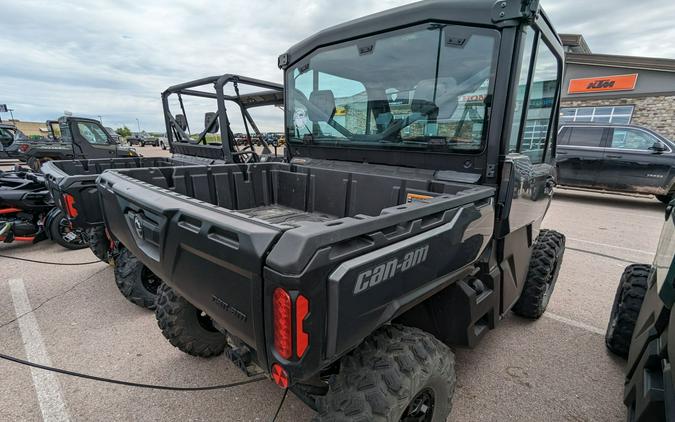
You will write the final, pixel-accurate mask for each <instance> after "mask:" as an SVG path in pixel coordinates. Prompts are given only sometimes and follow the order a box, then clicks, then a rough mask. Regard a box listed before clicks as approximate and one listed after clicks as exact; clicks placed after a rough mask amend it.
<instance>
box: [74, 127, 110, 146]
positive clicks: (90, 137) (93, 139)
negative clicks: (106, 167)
mask: <svg viewBox="0 0 675 422" xmlns="http://www.w3.org/2000/svg"><path fill="white" fill-rule="evenodd" d="M77 130H78V132H80V135H82V137H83V138H84V139H86V140H87V142H89V143H90V144H95V145H105V144H107V143H108V136H107V135H106V133H105V132H104V131H103V129H101V128H100V127H98V126H97V125H95V124H93V123H85V122H79V123H78V124H77Z"/></svg>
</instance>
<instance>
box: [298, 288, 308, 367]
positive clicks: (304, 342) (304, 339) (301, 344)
mask: <svg viewBox="0 0 675 422" xmlns="http://www.w3.org/2000/svg"><path fill="white" fill-rule="evenodd" d="M308 313H309V301H308V300H307V298H306V297H304V296H303V295H299V296H298V298H297V299H296V300H295V339H296V340H295V341H296V344H295V354H296V355H297V356H298V357H299V358H301V357H302V355H304V354H305V350H307V346H308V345H309V334H307V333H306V332H305V328H304V320H305V317H306V316H307V314H308Z"/></svg>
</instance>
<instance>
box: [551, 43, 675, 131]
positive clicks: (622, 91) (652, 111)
mask: <svg viewBox="0 0 675 422" xmlns="http://www.w3.org/2000/svg"><path fill="white" fill-rule="evenodd" d="M561 38H562V41H563V45H564V46H565V51H566V60H565V61H566V65H567V68H566V71H565V80H564V85H563V95H562V100H561V105H560V106H561V117H560V122H561V123H564V122H595V123H614V124H627V123H631V124H635V125H640V126H645V127H648V128H650V129H652V130H655V131H657V132H659V133H661V134H662V135H664V136H665V137H667V138H669V139H671V140H673V141H675V60H672V59H655V58H647V57H635V56H616V55H609V54H594V53H592V52H591V49H590V48H589V46H588V44H587V43H586V41H585V40H584V37H583V36H581V35H577V34H562V35H561Z"/></svg>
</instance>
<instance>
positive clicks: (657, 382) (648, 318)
mask: <svg viewBox="0 0 675 422" xmlns="http://www.w3.org/2000/svg"><path fill="white" fill-rule="evenodd" d="M674 208H675V201H671V202H670V204H669V205H668V207H667V208H666V219H665V222H664V224H663V228H662V230H661V237H660V239H659V244H658V247H657V249H656V255H655V257H654V260H653V262H652V263H651V264H632V265H629V266H628V267H626V269H625V270H624V272H623V275H622V276H621V279H620V281H619V286H618V288H617V291H616V296H615V298H614V305H613V306H612V313H611V316H610V319H609V324H608V326H607V333H606V335H605V342H606V344H607V348H608V349H609V350H611V351H612V352H614V353H616V354H617V355H619V356H621V357H623V358H626V359H627V362H626V380H625V389H624V404H625V405H626V409H627V415H626V420H627V421H628V422H659V421H667V422H671V421H675V372H673V370H672V363H673V362H675V346H673V345H674V344H675V312H673V306H674V305H675V214H674V213H673V209H674ZM671 346H673V347H671Z"/></svg>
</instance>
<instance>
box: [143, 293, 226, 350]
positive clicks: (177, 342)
mask: <svg viewBox="0 0 675 422" xmlns="http://www.w3.org/2000/svg"><path fill="white" fill-rule="evenodd" d="M155 317H156V318H157V325H159V328H160V329H161V330H162V334H163V335H164V337H165V338H166V339H167V340H169V343H171V344H172V345H173V346H175V347H177V348H178V349H180V350H181V351H183V352H185V353H187V354H189V355H192V356H199V357H203V358H208V357H212V356H218V355H220V354H222V353H223V352H224V351H225V345H226V339H225V335H224V334H223V333H221V332H220V331H218V330H217V329H216V328H215V326H214V325H213V321H211V318H209V316H208V315H206V314H205V313H204V312H202V311H200V310H199V309H197V308H195V307H194V306H193V305H192V304H191V303H190V302H188V301H187V300H185V299H184V298H182V297H181V296H179V295H178V294H177V293H176V292H175V291H174V290H173V289H172V288H171V287H169V286H167V285H166V284H162V285H161V286H160V287H159V289H158V292H157V309H156V310H155Z"/></svg>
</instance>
